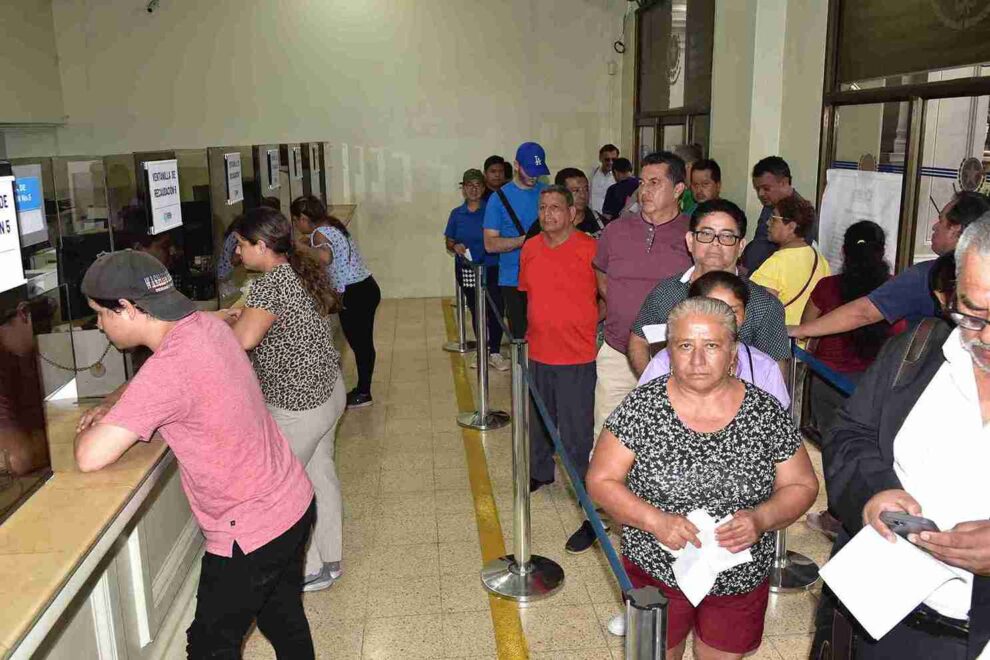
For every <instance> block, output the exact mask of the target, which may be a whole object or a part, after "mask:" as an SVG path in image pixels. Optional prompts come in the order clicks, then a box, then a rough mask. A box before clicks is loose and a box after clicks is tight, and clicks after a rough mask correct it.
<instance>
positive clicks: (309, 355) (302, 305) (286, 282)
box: [227, 207, 345, 591]
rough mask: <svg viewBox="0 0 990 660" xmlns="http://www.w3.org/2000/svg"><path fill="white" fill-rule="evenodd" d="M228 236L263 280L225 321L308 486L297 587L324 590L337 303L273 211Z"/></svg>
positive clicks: (334, 543) (332, 549) (335, 493)
mask: <svg viewBox="0 0 990 660" xmlns="http://www.w3.org/2000/svg"><path fill="white" fill-rule="evenodd" d="M233 235H234V236H235V237H236V240H237V254H238V256H240V258H241V262H242V263H243V264H244V267H245V268H247V269H248V270H253V271H258V272H261V273H262V275H261V276H260V277H259V278H258V279H256V280H255V281H254V282H253V283H252V284H251V291H250V293H248V297H247V303H246V306H245V308H244V309H243V310H228V311H227V319H228V322H230V323H231V327H232V329H233V331H234V334H235V335H236V336H237V338H238V340H239V341H240V343H241V346H242V347H243V348H244V349H245V350H247V351H250V354H251V361H252V363H253V364H254V370H255V373H256V374H257V375H258V380H259V381H260V382H261V389H262V392H264V395H265V402H266V403H267V404H268V410H269V411H270V412H271V414H272V417H274V418H275V421H276V422H278V425H279V428H280V429H281V430H282V434H283V435H284V436H285V439H286V440H287V441H288V442H289V445H290V446H291V447H292V452H293V453H294V454H295V455H296V457H297V458H299V460H300V462H302V464H303V465H304V466H305V467H306V474H307V475H309V479H310V481H312V482H313V490H314V491H315V492H316V524H315V526H314V529H313V535H312V539H311V542H310V545H309V549H308V551H307V553H306V568H305V573H304V575H305V579H304V583H303V585H302V589H303V590H304V591H316V590H319V589H325V588H327V587H329V586H330V585H331V584H333V582H334V581H335V580H336V579H337V578H339V577H340V572H341V569H340V560H341V552H342V547H341V530H342V527H343V520H342V510H341V499H340V481H338V480H337V473H336V469H335V467H334V463H333V448H334V435H335V432H336V429H337V422H338V420H339V419H340V416H341V415H342V414H343V413H344V407H345V395H344V381H343V378H342V377H341V373H340V354H339V353H338V352H337V349H336V348H334V345H333V331H332V329H331V325H330V319H329V316H330V314H331V313H333V312H335V311H337V308H338V302H337V298H336V295H335V293H334V291H333V289H332V287H330V284H329V282H327V278H326V271H325V270H324V268H323V266H322V265H321V264H320V263H319V262H318V261H317V260H316V259H314V258H313V257H312V256H310V255H309V254H306V253H304V252H301V251H298V248H297V247H296V246H295V245H294V243H293V240H292V224H291V223H290V222H289V220H288V219H287V218H286V217H285V216H284V215H282V214H281V213H279V212H278V211H276V210H274V209H270V208H266V207H259V208H256V209H252V210H250V211H248V212H247V213H245V214H244V215H242V216H240V217H239V218H237V220H235V221H234V231H233ZM231 414H237V411H231Z"/></svg>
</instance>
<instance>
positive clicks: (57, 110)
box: [0, 0, 62, 124]
mask: <svg viewBox="0 0 990 660" xmlns="http://www.w3.org/2000/svg"><path fill="white" fill-rule="evenodd" d="M0 81H3V82H2V85H0V124H4V123H32V122H44V123H56V122H60V121H62V90H61V88H60V86H59V73H58V62H57V58H56V55H55V32H54V29H53V25H52V7H51V2H49V1H47V0H3V2H0Z"/></svg>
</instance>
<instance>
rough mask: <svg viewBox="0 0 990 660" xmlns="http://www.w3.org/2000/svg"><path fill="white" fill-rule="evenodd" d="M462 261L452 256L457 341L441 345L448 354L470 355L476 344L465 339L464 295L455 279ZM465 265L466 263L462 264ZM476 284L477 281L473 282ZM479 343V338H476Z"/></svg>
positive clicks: (457, 278) (457, 256)
mask: <svg viewBox="0 0 990 660" xmlns="http://www.w3.org/2000/svg"><path fill="white" fill-rule="evenodd" d="M462 262H463V260H462V259H461V257H460V256H459V255H455V256H454V286H455V287H457V288H456V292H455V296H454V301H453V303H454V304H453V307H454V318H455V319H456V320H457V341H451V342H447V343H446V344H444V345H443V350H445V351H447V352H448V353H470V352H471V351H473V350H475V348H476V347H477V344H476V343H475V342H473V341H469V340H468V338H467V323H466V319H467V314H465V313H464V312H465V309H464V308H465V307H466V306H467V303H466V300H467V298H466V297H465V293H464V287H462V286H461V278H459V277H457V271H458V270H459V269H460V268H461V267H462ZM464 263H466V262H464ZM475 283H476V284H477V280H475ZM478 339H479V341H480V337H479V338H478Z"/></svg>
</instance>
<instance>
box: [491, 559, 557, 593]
mask: <svg viewBox="0 0 990 660" xmlns="http://www.w3.org/2000/svg"><path fill="white" fill-rule="evenodd" d="M529 569H530V570H529V572H527V573H525V574H520V573H519V565H518V564H517V563H516V560H515V558H514V556H513V555H506V556H505V557H499V558H498V559H495V560H493V561H490V562H488V563H487V564H485V565H484V567H483V568H482V569H481V582H482V584H484V585H485V589H487V590H488V591H490V592H491V593H493V594H495V595H496V596H501V597H503V598H508V599H509V600H516V601H519V602H521V603H526V602H529V601H532V600H539V599H541V598H546V597H547V596H551V595H553V594H554V593H556V592H557V590H558V589H560V588H561V587H562V586H564V569H563V568H561V567H560V564H558V563H557V562H555V561H553V560H552V559H547V558H546V557H540V556H539V555H532V556H531V558H530V564H529Z"/></svg>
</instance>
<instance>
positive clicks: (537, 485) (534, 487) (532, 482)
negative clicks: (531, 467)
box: [529, 477, 553, 493]
mask: <svg viewBox="0 0 990 660" xmlns="http://www.w3.org/2000/svg"><path fill="white" fill-rule="evenodd" d="M552 483H553V479H551V480H550V481H540V480H539V479H534V478H533V477H530V478H529V492H531V493H535V492H536V491H538V490H539V489H541V488H543V487H544V486H549V485H550V484H552Z"/></svg>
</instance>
